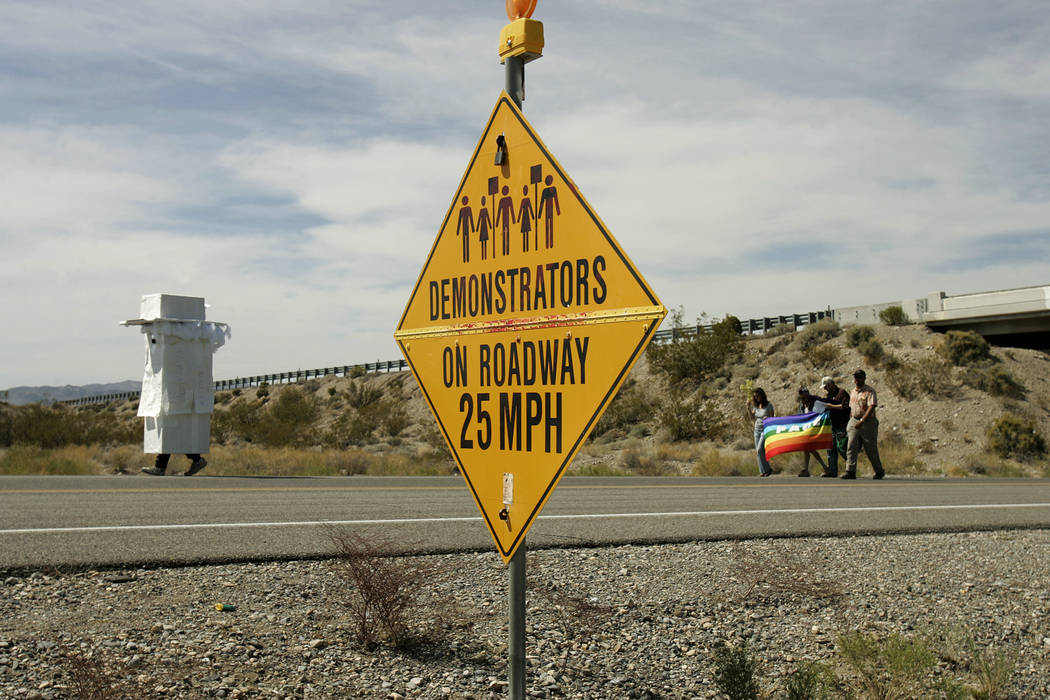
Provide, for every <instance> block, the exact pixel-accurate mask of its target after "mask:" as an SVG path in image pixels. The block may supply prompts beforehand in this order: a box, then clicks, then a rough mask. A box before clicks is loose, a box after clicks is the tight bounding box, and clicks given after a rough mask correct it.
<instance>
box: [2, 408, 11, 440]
mask: <svg viewBox="0 0 1050 700" xmlns="http://www.w3.org/2000/svg"><path fill="white" fill-rule="evenodd" d="M12 415H13V411H11V410H10V409H8V408H7V407H6V406H0V447H8V446H9V445H10V444H11V439H12V437H11V428H12V425H13V423H14V421H13V420H12Z"/></svg>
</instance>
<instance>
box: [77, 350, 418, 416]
mask: <svg viewBox="0 0 1050 700" xmlns="http://www.w3.org/2000/svg"><path fill="white" fill-rule="evenodd" d="M406 369H408V362H406V361H405V360H379V361H376V362H364V363H360V364H356V365H337V366H335V367H321V368H319V369H297V370H294V371H292V372H276V373H273V374H259V375H254V376H251V377H237V378H236V379H220V380H219V381H217V382H215V391H229V390H231V389H250V388H252V387H257V386H262V385H264V384H266V385H270V384H297V383H299V382H305V381H307V380H308V379H318V378H320V377H349V376H360V375H365V374H377V373H386V372H403V371H404V370H406ZM141 393H142V392H140V391H122V392H119V393H114V394H96V395H95V396H84V397H81V398H79V399H66V400H65V401H59V402H58V403H61V404H65V405H67V406H86V405H89V404H96V403H109V402H110V401H128V400H132V401H133V400H136V399H138V398H139V396H140V395H141Z"/></svg>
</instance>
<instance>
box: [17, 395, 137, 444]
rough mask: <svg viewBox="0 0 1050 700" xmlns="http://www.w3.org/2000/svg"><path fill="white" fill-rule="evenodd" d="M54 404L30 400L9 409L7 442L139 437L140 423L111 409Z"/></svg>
mask: <svg viewBox="0 0 1050 700" xmlns="http://www.w3.org/2000/svg"><path fill="white" fill-rule="evenodd" d="M93 408H94V410H90V409H89V410H78V409H76V408H74V407H71V406H64V405H62V404H55V405H53V406H42V405H41V404H30V405H28V406H22V407H20V408H19V409H18V410H15V411H14V412H12V413H11V418H10V421H11V422H10V426H9V428H8V430H9V439H8V443H9V444H11V445H34V446H36V447H43V448H56V447H63V446H66V445H126V444H130V443H133V442H137V441H139V440H141V439H142V425H141V423H139V422H138V421H136V420H129V419H126V418H120V417H118V416H117V415H116V414H114V413H110V412H108V411H102V410H101V408H102V407H101V406H98V407H93Z"/></svg>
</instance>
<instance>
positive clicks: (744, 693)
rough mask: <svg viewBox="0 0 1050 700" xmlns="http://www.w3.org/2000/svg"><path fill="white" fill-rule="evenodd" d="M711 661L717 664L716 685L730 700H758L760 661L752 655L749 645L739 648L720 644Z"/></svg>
mask: <svg viewBox="0 0 1050 700" xmlns="http://www.w3.org/2000/svg"><path fill="white" fill-rule="evenodd" d="M711 660H712V661H713V662H714V664H715V684H716V685H717V686H718V689H719V690H721V691H722V692H723V693H725V695H726V697H727V698H729V700H757V698H758V693H759V687H758V679H757V678H756V677H755V676H756V674H757V673H758V660H757V659H756V658H755V657H754V656H753V655H752V654H751V652H750V651H749V650H748V648H747V644H743V645H741V646H739V647H731V646H726V645H725V644H724V643H721V642H720V643H719V644H718V645H716V646H715V648H714V653H713V654H712V655H711Z"/></svg>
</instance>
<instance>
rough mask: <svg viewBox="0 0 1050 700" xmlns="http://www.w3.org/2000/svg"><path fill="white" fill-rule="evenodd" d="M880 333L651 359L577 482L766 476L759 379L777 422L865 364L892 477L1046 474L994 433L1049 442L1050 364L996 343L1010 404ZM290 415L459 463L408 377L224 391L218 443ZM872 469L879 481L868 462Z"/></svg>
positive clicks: (906, 335)
mask: <svg viewBox="0 0 1050 700" xmlns="http://www.w3.org/2000/svg"><path fill="white" fill-rule="evenodd" d="M871 328H872V329H873V331H874V334H875V340H876V341H878V342H877V344H879V345H881V353H880V354H881V357H879V358H872V357H871V356H870V355H871V350H870V345H869V347H868V349H867V352H868V354H869V357H867V358H866V357H865V356H864V354H862V352H861V350H862V349H864V346H860V349H858V347H851V346H850V342H849V338H848V335H849V333H848V331H849V329H848V328H846V329H842V330H835V331H834V332H833V333H832V334H829V335H833V337H830V338H828V337H820V338H817V340H816V341H814V339H813V338H812V337H804V336H805V333H806V332H805V331H804V330H803V331H799V332H798V333H784V334H780V335H776V336H773V337H754V338H749V339H746V340H745V341H744V342H743V343H742V350H741V352H740V354H739V355H738V356H736V357H734V358H733V359H731V360H730V361H729V362H727V363H726V364H725V366H724V367H723V368H722V369H721V370H720V371H719V372H717V373H716V374H715V376H714V377H713V378H712V379H710V380H708V381H705V382H703V383H697V382H692V383H690V382H685V383H684V384H682V385H678V386H677V387H673V386H671V385H670V384H669V383H668V381H667V380H666V379H665V378H664V376H663V375H662V374H660V373H658V372H656V371H654V369H653V368H652V366H651V363H650V361H649V358H647V357H643V358H642V359H641V360H640V361H639V362H638V364H637V365H636V367H635V369H634V370H633V372H632V373H631V375H630V377H629V378H628V380H627V382H626V383H625V385H624V387H623V389H622V390H621V392H620V395H619V396H618V397H617V398H616V399H615V400H614V401H613V404H612V406H611V407H610V409H609V411H608V412H607V413H606V415H605V416H604V417H603V419H602V420H601V421H600V422H599V424H598V426H597V427H596V428H595V430H594V431H593V433H592V435H591V438H590V439H589V440H588V441H587V442H586V443H585V445H584V447H583V448H582V450H581V452H580V454H579V455H578V456H577V458H576V460H575V462H574V464H573V465H572V467H571V471H570V473H576V474H595V475H601V474H622V473H635V474H637V473H641V474H654V475H656V474H700V475H704V474H707V475H716V474H741V475H751V474H754V473H757V467H756V466H755V459H754V450H753V443H752V436H751V425H750V421H749V420H748V419H747V418H746V417H745V414H744V409H743V404H744V396H745V391H744V386H745V384H747V382H749V381H750V382H753V386H755V387H762V388H764V389H765V391H766V393H767V394H768V396H769V398H770V400H771V401H772V403H773V405H774V406H775V407H776V409H777V414H778V415H786V414H791V413H797V412H798V410H797V392H798V389H799V387H803V386H804V387H807V388H809V389H810V390H811V391H812V392H813V393H820V386H819V385H820V379H821V377H823V376H825V375H830V376H832V377H834V378H835V379H836V380H837V381H838V383H839V385H840V386H842V387H843V388H847V389H848V388H849V387H850V385H851V379H850V377H851V375H852V372H853V370H854V369H856V368H864V369H865V370H866V371H867V373H868V383H869V384H870V385H872V386H873V387H874V388H875V389H876V391H877V392H878V397H879V421H880V440H879V443H880V451H881V453H882V456H883V461H884V463H885V466H886V469H887V472H888V473H889V474H891V475H892V474H912V475H917V474H924V475H948V476H964V475H981V474H989V475H1012V476H1024V475H1029V476H1042V475H1045V474H1047V472H1048V470H1050V467H1048V465H1047V460H1046V458H1045V457H1036V458H1031V457H1030V458H1028V459H1026V460H1023V461H1018V460H1010V459H1006V460H1004V459H1002V458H1001V457H999V456H997V455H995V454H993V453H991V452H990V451H989V450H988V444H989V442H988V437H987V434H988V430H989V427H990V426H991V425H992V423H993V422H994V421H996V420H997V419H999V418H1000V416H1002V415H1003V414H1004V413H1010V414H1016V415H1018V416H1020V417H1022V418H1024V419H1028V420H1031V421H1032V422H1033V423H1034V425H1035V426H1036V431H1037V432H1038V433H1040V434H1041V435H1042V436H1044V437H1045V436H1050V355H1048V354H1047V353H1045V352H1040V351H1035V350H1027V349H1012V348H1000V347H993V348H992V358H991V359H990V360H988V363H991V364H992V365H994V367H995V372H998V373H999V374H998V375H996V376H999V377H1001V376H1003V375H1004V374H1005V376H1007V377H1009V378H1010V381H1011V382H1013V383H1012V384H1011V383H1009V382H1008V389H1009V391H1007V392H1006V395H995V394H996V393H1000V394H1001V393H1002V392H1001V391H999V392H995V391H994V390H993V392H992V393H990V391H989V390H988V389H987V388H975V386H972V385H979V384H980V382H976V381H974V380H975V378H979V375H980V373H981V371H982V370H980V369H978V368H974V367H958V366H953V365H952V364H951V363H950V362H948V361H946V360H945V359H944V358H943V357H942V354H941V353H938V351H937V350H938V347H939V346H940V345H941V344H942V343H943V340H944V336H943V335H940V334H937V333H933V332H931V331H929V330H927V329H926V328H925V327H924V326H921V325H913V326H892V327H891V326H876V327H871ZM843 331H847V332H843ZM810 336H812V333H810ZM986 364H987V363H986ZM980 376H983V375H980ZM289 390H291V391H292V394H289V395H288V396H287V397H286V399H290V398H292V396H293V395H295V394H297V396H296V397H295V398H296V401H294V402H293V401H285V405H284V407H283V409H279V408H278V406H279V405H280V404H281V403H282V399H281V396H282V394H284V393H285V392H288V391H289ZM669 406H678V407H679V409H680V410H679V412H678V414H677V415H678V419H681V417H682V415H683V413H684V414H685V415H686V418H689V413H690V412H691V411H694V410H695V411H698V412H699V413H700V414H702V415H703V420H702V421H700V422H701V423H703V425H704V426H707V427H705V428H704V430H706V431H707V434H706V435H702V436H701V437H690V438H687V439H680V440H674V439H672V438H673V436H674V432H675V429H674V428H673V426H671V425H670V424H669V423H668V421H669V420H673V418H669V416H671V415H672V414H673V412H670V411H669V410H668V407H669ZM134 409H135V404H134V403H133V402H126V403H124V404H123V405H120V406H111V407H109V409H108V410H110V411H116V412H117V413H118V414H119V415H121V416H122V417H123V418H124V419H126V420H135V418H134ZM96 410H97V409H96ZM281 411H283V414H282V415H283V416H284V417H283V418H281V419H280V420H284V421H288V420H292V421H294V420H297V418H296V416H300V417H303V420H302V421H301V425H299V426H298V427H297V428H294V429H287V430H286V432H287V433H288V435H289V437H288V440H290V441H292V442H291V443H290V444H295V445H298V446H299V447H306V448H310V447H314V448H321V447H325V448H336V449H349V448H353V449H359V450H364V451H367V452H368V453H370V454H373V455H382V454H392V455H393V454H396V455H399V456H400V457H401V458H402V459H403V458H406V457H407V458H409V459H410V460H411V459H416V458H424V457H425V458H427V459H429V460H435V459H438V460H440V459H445V458H447V452H446V450H445V447H444V444H443V440H442V438H441V434H440V432H439V431H438V430H437V428H436V424H435V421H434V420H433V418H432V416H431V414H430V411H429V409H428V407H427V405H426V403H425V401H424V399H423V396H422V394H421V392H420V390H419V387H418V385H417V384H416V382H415V380H414V378H413V377H412V375H411V374H410V373H409V372H399V373H391V374H375V375H366V376H361V377H357V378H348V377H347V378H344V377H328V378H323V379H315V380H310V381H308V382H305V383H303V384H299V385H278V386H271V387H264V388H262V389H258V388H250V389H243V390H235V391H233V392H221V393H220V394H218V395H217V396H216V414H215V418H214V420H213V431H212V432H213V441H214V442H215V443H216V444H218V445H225V446H227V447H229V448H234V449H236V448H237V447H238V446H244V445H246V444H248V443H253V442H254V443H259V444H266V442H265V441H266V440H270V441H271V442H270V444H272V445H274V446H282V445H281V443H280V441H279V439H277V438H273V437H272V436H268V435H267V434H266V433H260V432H259V431H260V430H261V429H262V428H260V426H259V424H258V423H259V417H260V416H262V415H264V414H266V413H267V412H270V413H274V414H275V415H277V414H278V413H281ZM272 423H273V425H275V426H277V427H276V428H273V427H271V428H267V429H269V430H271V431H272V430H278V429H280V430H285V429H286V428H287V426H285V425H284V424H283V423H280V422H279V421H278V419H277V418H274V419H273V421H272ZM249 428H251V429H252V430H254V431H255V432H254V433H253V432H250V431H249ZM289 431H290V432H289ZM260 436H261V437H260ZM449 466H450V469H451V462H449ZM800 466H801V456H800V455H798V454H791V455H783V456H780V457H777V458H775V459H774V460H773V467H774V470H775V471H778V472H782V473H794V472H797V471H798V470H799V468H800ZM814 469H815V470H817V471H819V466H818V465H815V464H814V465H811V471H813V470H814ZM860 473H861V475H864V474H866V473H870V469H869V467H868V466H867V462H866V459H865V458H864V457H862V458H861V467H860Z"/></svg>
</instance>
